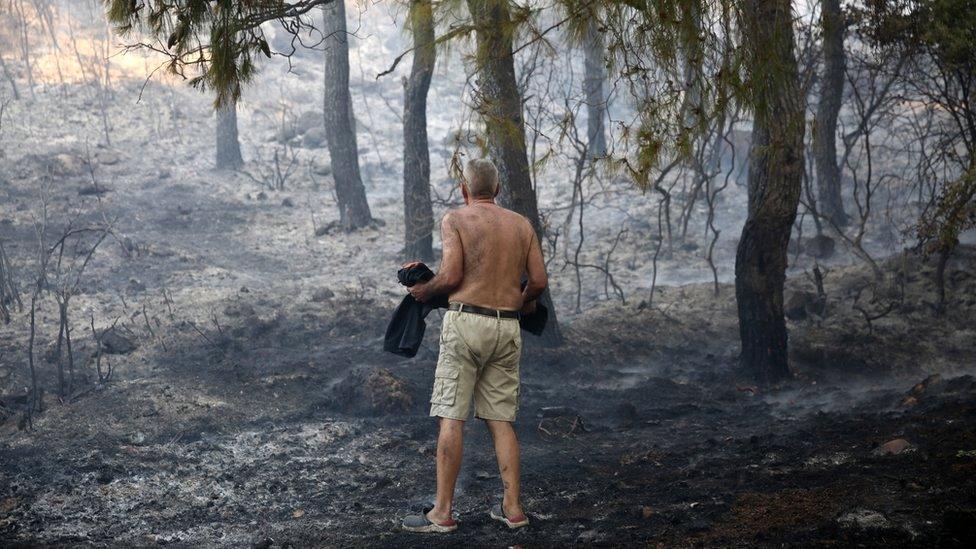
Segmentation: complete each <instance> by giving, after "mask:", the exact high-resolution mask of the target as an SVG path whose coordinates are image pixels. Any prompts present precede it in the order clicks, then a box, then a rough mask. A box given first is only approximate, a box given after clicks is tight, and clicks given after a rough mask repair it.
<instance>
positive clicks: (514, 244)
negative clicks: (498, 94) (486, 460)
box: [403, 159, 547, 532]
mask: <svg viewBox="0 0 976 549" xmlns="http://www.w3.org/2000/svg"><path fill="white" fill-rule="evenodd" d="M498 189H499V184H498V171H497V170H496V169H495V165H494V164H492V163H491V161H489V160H483V159H482V160H471V161H469V162H468V163H467V165H466V166H465V168H464V181H462V183H461V193H462V194H463V196H464V202H465V204H466V205H465V206H464V207H462V208H458V209H456V210H453V211H450V212H448V213H447V214H446V215H445V216H444V219H443V221H442V222H441V240H442V242H443V257H442V258H441V266H440V271H438V273H437V276H435V277H434V278H432V279H431V280H430V281H428V282H427V283H420V284H416V285H414V286H412V287H411V288H410V294H411V295H413V297H414V298H416V299H417V300H418V301H421V302H423V301H426V300H428V299H430V298H431V297H433V296H436V295H442V294H448V295H449V300H450V302H451V307H450V310H449V311H448V312H447V313H446V314H445V315H444V323H443V327H442V329H441V339H440V356H439V358H438V360H437V370H436V371H435V373H434V390H433V396H432V397H431V400H430V401H431V407H430V415H431V416H435V417H439V418H440V435H439V436H438V438H437V500H436V503H435V505H434V507H433V509H430V510H429V511H427V512H425V513H424V514H422V515H415V516H409V517H406V518H405V519H404V520H403V528H404V529H405V530H408V531H411V532H451V531H453V530H456V529H457V521H455V520H454V518H453V516H452V514H451V504H452V502H453V499H454V484H455V482H456V481H457V476H458V471H459V470H460V468H461V454H462V437H463V427H464V422H465V420H467V419H468V414H469V412H470V408H471V403H472V401H474V415H475V417H477V418H479V419H482V420H484V421H485V423H486V424H487V425H488V430H489V431H491V436H492V439H493V440H494V441H495V455H496V457H497V459H498V469H499V472H500V473H501V477H502V483H503V485H504V489H505V493H504V496H503V498H502V501H501V503H499V504H497V505H495V506H493V507H492V509H491V513H490V514H491V517H492V518H493V519H495V520H498V521H501V522H503V523H505V525H507V526H508V527H509V528H519V527H522V526H526V525H528V523H529V521H528V518H526V516H525V513H524V512H523V511H522V505H521V502H520V500H519V491H520V486H519V444H518V439H517V438H516V437H515V430H514V429H513V428H512V422H513V421H515V413H516V411H517V410H518V394H519V359H520V358H521V355H522V334H521V331H520V329H519V321H518V319H519V313H520V312H522V313H526V314H528V313H531V312H533V311H534V310H535V299H536V298H537V297H539V295H541V294H542V292H543V290H545V288H546V284H547V277H546V268H545V263H544V262H543V259H542V249H541V248H540V247H539V241H538V239H537V238H536V234H535V231H534V230H533V229H532V225H531V224H530V223H529V222H528V220H526V219H525V218H524V217H522V216H521V215H519V214H517V213H515V212H512V211H509V210H506V209H504V208H502V207H500V206H498V205H496V204H495V196H497V195H498ZM523 274H527V275H528V282H527V284H526V286H525V288H524V289H522V288H521V280H522V276H523Z"/></svg>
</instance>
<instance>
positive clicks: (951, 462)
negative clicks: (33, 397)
mask: <svg viewBox="0 0 976 549" xmlns="http://www.w3.org/2000/svg"><path fill="white" fill-rule="evenodd" d="M973 257H974V254H973V251H972V250H971V249H968V248H967V249H965V250H964V251H963V253H962V254H961V255H960V256H959V259H957V260H956V263H955V264H954V269H953V272H954V273H958V274H955V275H953V276H951V277H950V280H954V281H955V282H954V283H953V286H952V287H951V290H952V291H954V292H957V297H959V298H960V299H959V300H958V302H959V303H962V305H960V306H958V307H955V308H954V309H953V310H951V311H949V312H948V313H947V315H948V317H945V316H943V317H940V316H937V315H936V314H935V313H934V312H933V311H932V310H931V308H926V306H925V305H924V303H925V301H926V299H927V294H926V293H925V292H924V291H923V289H924V288H926V287H927V286H926V285H927V281H926V280H925V279H924V277H917V280H915V281H909V282H908V283H907V286H906V288H907V292H906V294H905V295H906V296H908V297H906V298H905V300H904V302H905V303H906V305H905V306H904V307H903V308H902V309H899V311H902V310H904V311H907V312H898V313H893V314H891V315H888V316H886V317H884V318H882V319H880V320H877V321H875V322H874V323H873V324H872V326H871V327H870V330H869V328H868V326H867V324H866V323H865V322H864V321H859V320H858V314H859V313H858V312H857V311H852V310H848V311H845V310H844V309H843V305H842V303H843V301H844V299H843V295H844V294H843V288H844V285H845V284H847V282H848V279H849V278H856V277H857V276H860V275H861V274H863V273H862V272H861V271H858V270H857V269H852V270H851V272H849V273H841V274H839V275H838V276H836V277H835V279H834V281H833V283H831V284H828V285H827V293H828V295H830V296H834V297H832V298H831V300H830V301H828V307H830V308H833V309H834V310H833V311H832V312H831V313H830V314H828V315H827V317H826V318H819V317H816V318H809V319H806V320H803V321H800V322H796V323H793V324H791V329H792V331H793V333H799V334H803V335H802V336H795V340H796V344H795V346H794V352H795V353H797V354H798V356H802V357H808V356H819V355H817V354H816V353H814V352H812V351H810V349H811V348H831V349H834V348H836V349H838V352H840V351H841V350H842V351H843V352H844V353H847V355H849V356H850V357H851V362H850V363H849V364H848V369H849V371H847V372H842V371H839V370H838V368H836V367H829V368H827V367H824V363H821V362H818V361H816V360H800V359H798V360H796V363H797V371H796V374H797V376H796V379H795V380H794V381H792V382H790V383H789V384H787V385H784V386H782V387H778V388H775V389H773V390H770V391H764V392H760V391H759V390H758V389H756V388H754V387H752V386H750V385H749V384H748V383H746V382H745V381H743V380H742V378H741V376H738V375H737V373H736V370H735V352H736V345H735V341H736V339H735V337H736V334H735V330H734V326H735V325H734V316H733V303H732V301H731V297H729V294H731V289H730V288H723V289H722V295H720V296H719V298H718V299H711V297H710V295H709V294H710V292H711V289H710V288H707V287H699V286H689V287H676V288H672V287H669V288H663V289H661V291H660V292H659V293H658V295H656V296H655V303H653V304H647V303H646V302H645V303H639V304H634V305H630V306H626V307H623V306H617V305H614V306H611V305H607V306H605V307H597V308H595V309H593V310H592V311H590V312H588V313H585V314H584V315H582V316H580V317H579V318H577V319H576V320H575V321H574V322H573V324H572V325H571V326H569V328H568V330H567V331H568V343H567V345H566V346H565V347H564V348H560V349H542V348H534V347H531V346H530V348H529V350H528V352H527V354H526V357H525V360H524V364H523V384H524V385H523V387H524V389H523V397H522V404H521V409H520V420H519V422H518V432H519V436H520V439H521V441H522V444H523V452H524V458H523V460H524V469H523V477H524V486H525V504H526V508H527V509H528V510H529V513H530V517H531V519H532V521H533V524H532V526H531V527H530V528H528V529H526V530H523V531H517V532H509V531H506V530H504V529H503V528H501V527H499V525H498V524H496V523H493V522H492V521H491V520H490V519H489V518H488V517H487V513H486V511H487V509H488V507H489V506H490V504H491V503H492V502H493V501H494V500H495V498H497V497H498V495H499V490H500V483H499V480H498V475H497V472H496V469H495V465H494V459H493V456H492V454H491V450H490V440H489V437H488V434H487V431H486V430H485V429H484V427H483V426H481V425H479V424H477V423H472V424H471V425H469V426H468V427H467V435H468V437H467V448H466V456H465V463H464V466H463V469H462V473H461V478H460V481H459V491H458V498H457V512H458V514H459V518H460V520H461V528H460V529H459V531H458V532H456V533H453V534H450V535H445V536H441V537H424V536H418V535H412V534H407V533H403V532H400V531H398V528H397V523H398V519H399V518H400V517H401V516H402V515H403V514H404V513H406V512H408V511H410V510H412V509H413V510H416V509H419V508H420V507H421V506H422V505H423V504H424V503H425V502H426V501H428V500H429V499H430V497H431V496H432V491H433V484H432V482H433V479H432V471H433V465H434V463H433V459H434V439H435V435H436V433H435V425H434V423H433V421H432V420H430V419H429V418H427V417H425V409H426V401H427V398H428V396H429V384H430V381H431V379H430V377H431V375H432V368H431V366H432V364H433V357H434V356H435V354H434V353H435V351H436V350H435V349H434V348H433V347H432V345H433V344H434V343H435V342H436V337H434V335H431V334H428V338H427V344H426V346H425V347H424V348H423V349H422V350H421V353H420V355H418V357H416V358H414V359H402V358H399V357H394V356H393V355H388V354H384V353H382V352H381V351H380V346H381V334H382V330H383V324H384V322H385V318H384V317H385V314H369V313H370V311H381V312H384V313H385V312H386V311H388V310H389V308H390V305H391V303H390V302H388V301H384V300H377V299H370V298H360V297H351V298H341V297H335V296H333V297H331V298H325V297H324V296H323V295H321V294H320V295H318V296H317V298H316V299H315V300H313V299H306V300H305V301H304V303H302V304H295V305H293V306H290V307H286V308H282V307H273V306H269V303H267V298H266V297H262V296H258V295H255V292H252V291H246V292H241V291H239V292H238V295H236V296H234V297H233V298H231V299H228V300H226V302H225V303H223V308H222V309H221V310H220V312H219V314H217V315H216V317H215V318H214V319H213V320H212V321H211V322H210V323H208V324H204V323H201V324H195V323H194V324H193V325H191V324H190V322H191V321H189V320H186V319H180V318H179V317H178V315H176V314H174V316H173V318H171V319H166V320H165V321H164V322H163V324H162V325H163V326H164V329H161V330H157V331H158V332H159V333H160V334H163V333H165V334H166V335H165V336H160V337H157V338H156V339H153V338H152V336H150V334H149V333H148V331H146V332H138V333H136V334H134V335H132V337H133V338H134V339H136V340H137V344H138V348H137V349H136V350H134V351H131V352H130V353H128V354H127V355H116V356H113V355H105V356H106V357H107V358H108V359H109V360H112V359H118V360H121V359H123V358H124V359H126V360H130V361H131V362H130V364H131V363H134V362H142V363H143V364H144V365H145V366H144V367H146V368H147V370H146V372H147V375H145V376H122V377H121V378H120V379H119V380H118V381H114V382H110V383H108V384H103V385H99V386H93V388H92V390H91V391H90V392H87V393H86V394H84V395H83V396H81V397H79V398H77V399H75V400H74V401H73V402H71V403H70V404H66V405H62V404H60V403H58V402H57V400H56V399H54V398H52V397H48V398H47V400H46V408H47V409H46V411H45V412H44V413H43V414H41V415H40V416H38V417H37V418H36V419H35V428H34V430H33V431H18V430H16V428H15V427H14V426H13V425H14V424H15V418H16V415H15V414H14V415H11V418H10V419H8V421H7V422H6V423H5V424H4V428H5V430H6V434H5V435H4V438H3V441H2V446H0V455H2V463H3V467H2V471H0V490H2V493H3V494H4V496H3V498H2V500H0V509H2V510H3V513H2V518H0V537H2V539H3V541H4V543H5V544H20V543H22V544H35V543H57V544H65V543H68V544H71V543H86V544H87V543H93V544H96V545H116V544H119V543H122V544H147V543H176V544H194V545H196V544H215V545H231V546H241V545H248V544H254V545H258V546H274V547H277V546H287V545H289V544H291V545H294V546H417V545H424V546H427V545H434V546H442V545H443V546H503V545H523V546H528V547H543V546H561V545H572V544H582V545H607V546H611V545H612V546H619V545H662V546H675V545H679V546H682V545H705V546H728V545H768V546H773V545H776V546H779V545H782V544H784V543H785V544H790V545H834V544H837V543H842V544H859V545H868V546H880V545H919V544H922V545H932V544H946V545H964V544H966V543H971V542H972V541H973V540H972V536H973V530H972V528H971V524H972V520H973V518H974V512H976V511H974V510H976V484H974V478H976V477H974V475H973V471H974V468H976V452H974V451H976V379H974V378H973V377H972V376H971V375H969V374H967V373H965V372H966V370H967V368H968V367H971V366H972V364H971V363H970V364H966V357H972V356H973V355H972V351H973V349H972V345H973V340H972V338H960V337H958V334H956V332H955V331H952V330H948V329H947V327H948V326H950V325H951V323H953V322H957V321H959V320H964V319H965V318H970V319H971V318H972V316H971V315H972V309H971V307H970V306H968V305H966V303H967V302H968V303H971V301H972V300H971V296H972V295H973V294H972V293H970V292H972V282H973V279H972V274H971V273H972V272H973V265H974V262H973ZM910 261H912V264H913V265H915V267H916V269H915V270H917V271H918V272H921V273H922V274H924V272H925V269H928V268H929V266H927V264H926V263H925V262H924V261H921V260H920V259H919V258H910ZM896 265H897V261H895V260H893V261H891V262H889V263H888V264H887V265H886V269H892V270H894V269H895V268H896ZM806 283H807V281H806V280H803V279H797V280H793V281H791V284H792V285H793V286H794V287H795V288H796V289H801V288H802V287H803V286H804V285H805V284H806ZM961 294H965V295H961ZM913 300H914V301H913ZM967 300H968V301H967ZM703 304H708V305H707V306H706V305H703ZM906 315H921V316H924V317H925V319H926V322H924V323H920V322H917V321H918V320H920V318H905V317H906ZM953 315H956V316H953ZM960 315H961V317H960V318H956V317H959V316H960ZM435 316H436V315H435ZM437 325H438V322H437V320H436V319H434V322H433V323H432V326H431V327H430V328H429V329H430V330H431V331H435V330H436V329H437ZM840 325H844V326H846V327H847V328H846V332H844V333H841V332H840V330H839V328H838V326H840ZM919 325H923V326H925V328H924V331H923V332H914V334H913V335H912V337H913V338H918V339H917V341H918V344H917V345H915V347H914V348H913V349H911V350H910V351H906V350H905V349H903V346H901V345H899V344H898V341H900V340H902V339H904V338H905V337H908V336H909V335H910V334H909V333H908V332H909V330H913V328H910V327H911V326H919ZM970 326H971V324H970ZM859 341H863V342H865V344H864V345H863V346H861V345H858V344H857V343H858V342H859ZM879 341H881V342H885V341H887V342H890V344H888V345H887V346H885V347H884V348H883V349H880V348H879ZM882 363H884V365H885V366H886V367H885V368H882ZM856 364H864V365H867V366H865V367H864V368H863V370H862V371H856V370H853V369H851V368H853V367H854V366H852V365H856ZM150 365H151V366H150ZM119 367H120V368H121V367H122V366H119ZM930 374H936V377H928V376H929V375H930ZM923 379H925V381H924V382H922V383H918V382H919V381H921V380H923ZM5 407H6V408H7V409H13V408H15V407H16V405H15V403H14V402H13V401H12V400H11V399H9V398H6V397H5ZM898 439H903V440H904V441H906V442H907V444H903V443H900V442H894V443H892V444H887V443H890V442H891V441H897V440H898ZM886 444H887V446H886Z"/></svg>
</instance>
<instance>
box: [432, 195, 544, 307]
mask: <svg viewBox="0 0 976 549" xmlns="http://www.w3.org/2000/svg"><path fill="white" fill-rule="evenodd" d="M446 217H447V219H446V220H445V222H446V223H447V224H448V226H449V227H450V229H451V230H452V231H453V232H454V233H456V234H457V237H458V239H459V240H460V248H461V251H462V257H463V265H464V269H463V272H464V274H463V275H462V277H461V284H460V285H459V286H458V287H457V288H455V290H454V291H453V292H451V294H450V300H451V301H459V302H461V303H467V304H469V305H477V306H479V307H488V308H491V309H500V310H508V311H517V310H519V309H521V308H522V288H521V279H522V274H523V273H525V272H526V271H527V268H526V264H527V261H528V256H529V250H530V248H531V246H532V244H533V240H534V238H535V234H534V232H533V231H532V226H531V225H530V224H529V222H528V220H526V219H525V218H524V217H522V216H521V215H519V214H517V213H515V212H513V211H510V210H506V209H505V208H502V207H501V206H498V205H496V204H494V203H491V202H478V201H473V202H472V203H471V204H470V205H467V206H464V207H462V208H459V209H457V210H454V211H452V212H450V213H448V214H447V216H446ZM451 244H453V243H445V246H447V245H451Z"/></svg>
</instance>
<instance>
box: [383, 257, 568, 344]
mask: <svg viewBox="0 0 976 549" xmlns="http://www.w3.org/2000/svg"><path fill="white" fill-rule="evenodd" d="M432 278H434V271H431V270H430V267H428V266H427V265H425V264H423V263H416V264H414V265H411V266H409V267H404V268H402V269H400V270H399V271H397V281H399V282H400V284H402V285H404V286H406V287H408V288H409V287H410V286H413V285H414V284H416V283H418V282H427V281H428V280H430V279H432ZM522 287H523V288H524V287H525V282H524V281H523V282H522ZM448 305H449V302H448V296H446V295H438V296H434V297H432V298H430V299H429V300H427V302H426V303H421V302H419V301H417V300H416V299H414V298H413V296H412V295H410V294H407V295H406V296H404V298H403V301H401V302H400V305H398V306H397V308H396V310H395V311H393V318H391V319H390V324H389V325H388V326H387V327H386V335H385V336H384V337H383V350H384V351H388V352H390V353H393V354H397V355H400V356H405V357H407V358H412V357H414V356H416V355H417V351H418V350H420V344H421V343H422V342H423V340H424V332H425V331H427V322H426V320H425V319H426V318H427V315H428V314H430V312H431V311H433V310H434V309H446V308H447V306H448ZM548 320H549V309H547V308H546V306H545V305H543V304H542V303H537V304H536V307H535V312H534V313H532V314H530V315H522V317H521V318H520V319H519V325H520V326H521V327H522V329H523V330H525V331H527V332H529V333H531V334H534V335H537V336H539V335H542V332H543V330H545V328H546V322H547V321H548Z"/></svg>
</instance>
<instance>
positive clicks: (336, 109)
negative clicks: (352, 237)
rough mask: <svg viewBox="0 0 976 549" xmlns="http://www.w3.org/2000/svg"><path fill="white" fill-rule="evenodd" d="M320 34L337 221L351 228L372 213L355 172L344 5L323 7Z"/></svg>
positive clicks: (365, 221)
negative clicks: (321, 38)
mask: <svg viewBox="0 0 976 549" xmlns="http://www.w3.org/2000/svg"><path fill="white" fill-rule="evenodd" d="M322 11H323V18H322V19H323V24H322V34H323V35H324V36H325V37H326V39H325V42H324V43H323V46H324V48H325V94H324V95H325V101H324V107H325V108H324V113H325V139H326V141H327V143H328V147H329V157H330V158H331V160H332V177H333V178H334V179H335V186H336V200H337V201H338V202H339V224H340V226H341V227H342V228H343V229H344V230H346V231H351V230H355V229H359V228H362V227H365V226H367V225H369V224H370V222H371V221H372V219H373V216H372V215H371V214H370V211H369V203H368V202H367V201H366V188H365V187H364V186H363V179H362V176H361V175H360V173H359V147H358V146H357V145H356V128H355V119H354V117H353V112H352V97H351V96H350V95H349V42H348V33H347V32H346V5H345V3H343V2H341V1H336V2H331V3H330V4H328V5H326V6H325V7H324V8H323V10H322Z"/></svg>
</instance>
